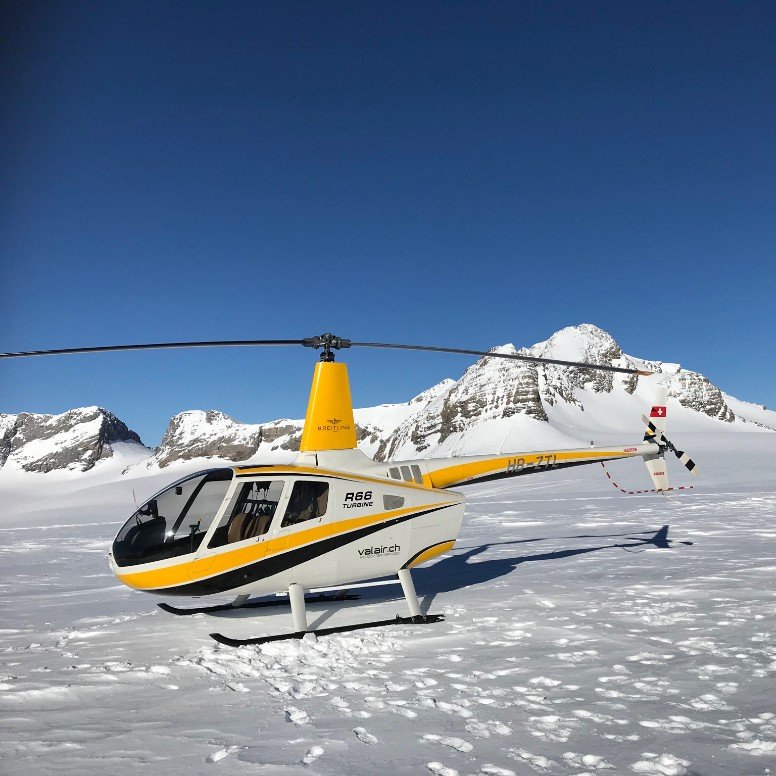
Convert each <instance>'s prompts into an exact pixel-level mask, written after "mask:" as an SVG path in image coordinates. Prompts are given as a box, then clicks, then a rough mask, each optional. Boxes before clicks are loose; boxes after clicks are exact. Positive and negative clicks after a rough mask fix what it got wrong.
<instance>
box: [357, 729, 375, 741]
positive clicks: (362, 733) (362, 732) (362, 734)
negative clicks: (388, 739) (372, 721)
mask: <svg viewBox="0 0 776 776" xmlns="http://www.w3.org/2000/svg"><path fill="white" fill-rule="evenodd" d="M353 732H354V733H355V734H356V737H357V738H358V740H359V741H361V743H363V744H376V743H377V741H378V738H377V736H373V735H372V734H371V733H367V732H366V729H365V728H362V727H357V728H353Z"/></svg>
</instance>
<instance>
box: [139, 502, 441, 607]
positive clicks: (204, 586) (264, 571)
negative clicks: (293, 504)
mask: <svg viewBox="0 0 776 776" xmlns="http://www.w3.org/2000/svg"><path fill="white" fill-rule="evenodd" d="M452 506H456V503H455V502H452V503H450V504H443V505H442V506H439V507H434V508H432V509H424V510H421V511H420V512H413V513H412V514H409V515H401V516H400V517H395V518H393V519H391V520H384V521H383V522H381V523H375V524H373V525H368V526H365V527H364V528H359V529H357V530H355V531H350V532H348V533H344V534H340V535H338V536H330V537H329V538H328V539H321V540H319V541H317V542H313V543H312V544H306V545H304V546H303V547H297V548H295V549H293V550H289V551H288V552H281V553H278V554H277V555H273V556H272V557H270V558H263V559H262V560H258V561H256V562H255V563H251V564H249V565H247V566H241V567H240V568H238V569H232V570H231V571H225V572H224V573H223V574H218V575H217V576H214V577H209V578H208V579H202V580H199V581H197V582H190V583H188V584H186V585H177V586H176V587H165V588H157V589H155V590H147V591H145V592H148V593H164V595H213V594H215V593H224V592H226V591H228V590H233V589H234V588H236V587H242V586H243V585H249V584H251V583H252V582H257V581H258V580H260V579H266V578H267V577H271V576H273V575H275V574H280V573H282V572H283V571H288V569H290V568H293V567H294V566H299V565H300V564H302V563H305V562H306V561H308V560H312V559H313V558H317V557H319V556H320V555H325V554H326V553H327V552H332V551H334V550H337V549H339V548H340V547H344V546H345V545H346V544H350V543H351V542H355V541H358V540H359V539H362V538H363V537H365V536H369V535H370V534H373V533H377V532H378V531H382V530H384V529H385V528H392V527H393V526H395V525H399V523H404V522H406V521H407V520H412V519H413V518H415V517H421V516H422V515H429V514H431V513H432V512H438V511H439V510H440V509H447V508H448V507H452Z"/></svg>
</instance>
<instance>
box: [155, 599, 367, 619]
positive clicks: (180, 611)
mask: <svg viewBox="0 0 776 776" xmlns="http://www.w3.org/2000/svg"><path fill="white" fill-rule="evenodd" d="M359 598H361V596H360V595H323V594H320V595H314V596H310V597H309V598H306V599H305V603H308V604H318V603H329V602H331V603H336V602H338V601H357V600H358V599H359ZM157 606H158V607H159V608H160V609H161V610H162V611H164V612H167V613H168V614H177V615H178V616H179V617H185V616H186V615H189V614H210V613H211V612H228V611H236V610H238V609H264V608H266V607H269V606H288V599H287V598H278V599H276V600H269V601H253V602H252V603H246V604H242V605H237V606H235V605H234V604H216V605H214V606H195V607H190V608H181V607H178V606H172V605H171V604H166V603H162V604H157Z"/></svg>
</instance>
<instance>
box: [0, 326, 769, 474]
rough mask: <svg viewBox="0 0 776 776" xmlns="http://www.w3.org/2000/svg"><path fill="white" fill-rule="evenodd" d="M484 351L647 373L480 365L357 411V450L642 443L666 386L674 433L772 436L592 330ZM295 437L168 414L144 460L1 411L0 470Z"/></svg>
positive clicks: (85, 425)
mask: <svg viewBox="0 0 776 776" xmlns="http://www.w3.org/2000/svg"><path fill="white" fill-rule="evenodd" d="M493 352H502V353H521V354H524V355H529V356H538V357H542V358H555V359H562V360H566V361H582V362H587V363H598V364H610V365H613V366H624V367H633V368H637V369H646V370H651V371H654V372H656V374H655V375H653V376H651V377H641V376H638V375H622V374H617V373H612V372H598V371H593V370H589V369H583V368H567V367H558V366H552V365H543V364H535V363H530V362H519V361H509V360H506V359H500V358H488V357H483V358H481V359H479V360H478V361H477V362H476V363H475V364H473V365H472V366H470V367H469V368H468V369H467V370H466V371H465V372H464V373H463V375H462V376H461V377H460V378H459V379H458V380H451V379H446V380H443V381H442V382H440V383H439V384H438V385H435V386H433V387H431V388H429V389H427V390H425V391H423V392H422V393H420V394H419V395H418V396H416V397H415V398H413V399H411V400H410V401H408V402H403V403H399V404H383V405H379V406H377V407H368V408H364V409H357V410H355V420H356V427H357V437H358V440H359V447H360V448H361V449H362V450H363V451H364V452H365V453H366V454H367V455H369V456H371V457H373V458H376V459H378V460H386V459H390V458H416V457H424V456H429V457H430V456H445V455H465V454H469V455H475V454H484V453H492V452H498V451H500V450H504V451H508V450H521V449H523V450H524V449H531V448H542V447H574V446H579V445H580V443H582V444H587V443H588V442H589V441H590V440H592V439H594V438H595V436H596V435H599V434H610V433H617V434H622V435H623V438H624V439H626V441H627V439H631V438H638V436H639V435H640V429H641V420H640V418H641V415H642V414H643V413H644V412H645V410H646V409H647V408H648V407H649V406H651V404H652V403H653V397H654V391H655V388H654V386H655V385H656V384H657V383H660V384H662V385H665V386H666V387H667V388H668V396H669V405H670V410H669V415H670V424H671V425H670V428H671V431H672V432H673V431H680V432H682V431H712V430H715V429H716V430H729V431H774V430H776V412H774V411H772V410H768V409H767V408H765V407H764V406H761V405H756V404H750V403H748V402H743V401H741V400H739V399H736V398H734V397H732V396H729V395H728V394H725V393H723V392H722V391H721V390H720V389H719V388H718V387H717V386H715V385H714V384H713V383H712V382H711V381H710V380H708V378H706V377H704V376H703V375H701V374H699V373H697V372H692V371H689V370H686V369H682V368H681V367H680V366H679V365H678V364H671V363H665V362H661V361H654V360H649V359H643V358H637V357H635V356H629V355H627V354H625V353H623V351H622V349H621V348H620V346H619V345H618V343H617V342H616V341H615V339H614V338H613V337H612V336H611V335H610V334H608V333H607V332H605V331H603V330H602V329H599V328H598V327H597V326H593V325H592V324H581V325H579V326H572V327H568V328H565V329H562V330H561V331H558V332H556V333H555V334H553V335H552V337H550V338H549V339H548V340H546V341H544V342H539V343H537V344H536V345H533V346H531V347H530V348H524V349H522V350H519V351H518V350H516V349H515V347H514V346H513V345H511V344H506V345H501V346H499V347H497V348H494V350H493ZM301 433H302V420H301V419H296V420H288V419H283V420H274V421H271V422H268V423H256V424H245V423H239V422H238V421H235V420H233V419H232V418H230V417H229V416H228V415H225V414H224V413H222V412H218V411H216V410H207V411H203V410H193V411H188V412H182V413H180V414H178V415H176V416H175V417H174V418H172V420H171V421H170V424H169V426H168V428H167V431H166V433H165V435H164V438H163V439H162V442H161V444H160V446H159V447H158V448H157V449H156V450H154V451H153V452H152V451H150V450H147V449H146V448H140V447H139V445H140V440H139V437H138V436H137V434H135V433H134V432H132V431H130V430H129V429H128V428H127V427H126V425H125V424H123V423H122V422H121V421H120V420H118V419H117V418H116V417H115V416H113V415H112V414H111V413H109V412H107V411H106V410H103V409H100V408H98V407H88V408H85V409H80V410H73V411H71V412H69V413H65V414H64V415H56V416H50V415H28V414H22V415H0V466H2V465H3V464H4V463H5V462H6V459H7V460H8V461H10V462H12V463H15V464H16V465H18V466H20V467H21V468H23V469H26V470H27V471H51V470H54V469H75V470H81V471H86V470H87V469H90V468H91V467H93V466H94V465H95V463H97V462H98V461H100V460H103V459H106V458H109V457H110V456H112V455H113V454H114V448H116V446H117V444H119V443H123V442H131V443H133V444H134V446H135V448H136V449H135V453H136V459H137V460H142V461H144V462H145V466H146V467H148V468H165V467H167V466H170V465H172V464H176V463H179V462H183V461H190V460H195V459H211V458H218V459H221V460H227V461H238V462H249V461H259V460H262V461H272V460H273V459H274V460H285V461H288V460H290V459H291V458H292V457H293V454H294V452H295V451H296V450H298V449H299V443H300V439H301ZM139 451H140V452H142V453H143V454H142V455H138V452H139ZM118 463H119V462H118V461H117V465H118Z"/></svg>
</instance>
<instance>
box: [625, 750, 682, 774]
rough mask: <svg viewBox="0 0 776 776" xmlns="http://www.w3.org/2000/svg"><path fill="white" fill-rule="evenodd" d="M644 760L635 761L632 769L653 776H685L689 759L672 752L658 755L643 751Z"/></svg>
mask: <svg viewBox="0 0 776 776" xmlns="http://www.w3.org/2000/svg"><path fill="white" fill-rule="evenodd" d="M641 756H642V757H643V758H644V759H643V760H639V761H638V762H635V763H633V765H631V770H633V771H636V773H647V774H650V775H651V776H685V774H686V773H688V771H687V766H688V765H689V764H690V761H689V760H680V759H679V758H678V757H674V755H672V754H665V753H664V754H661V755H656V754H652V752H642V754H641Z"/></svg>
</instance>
